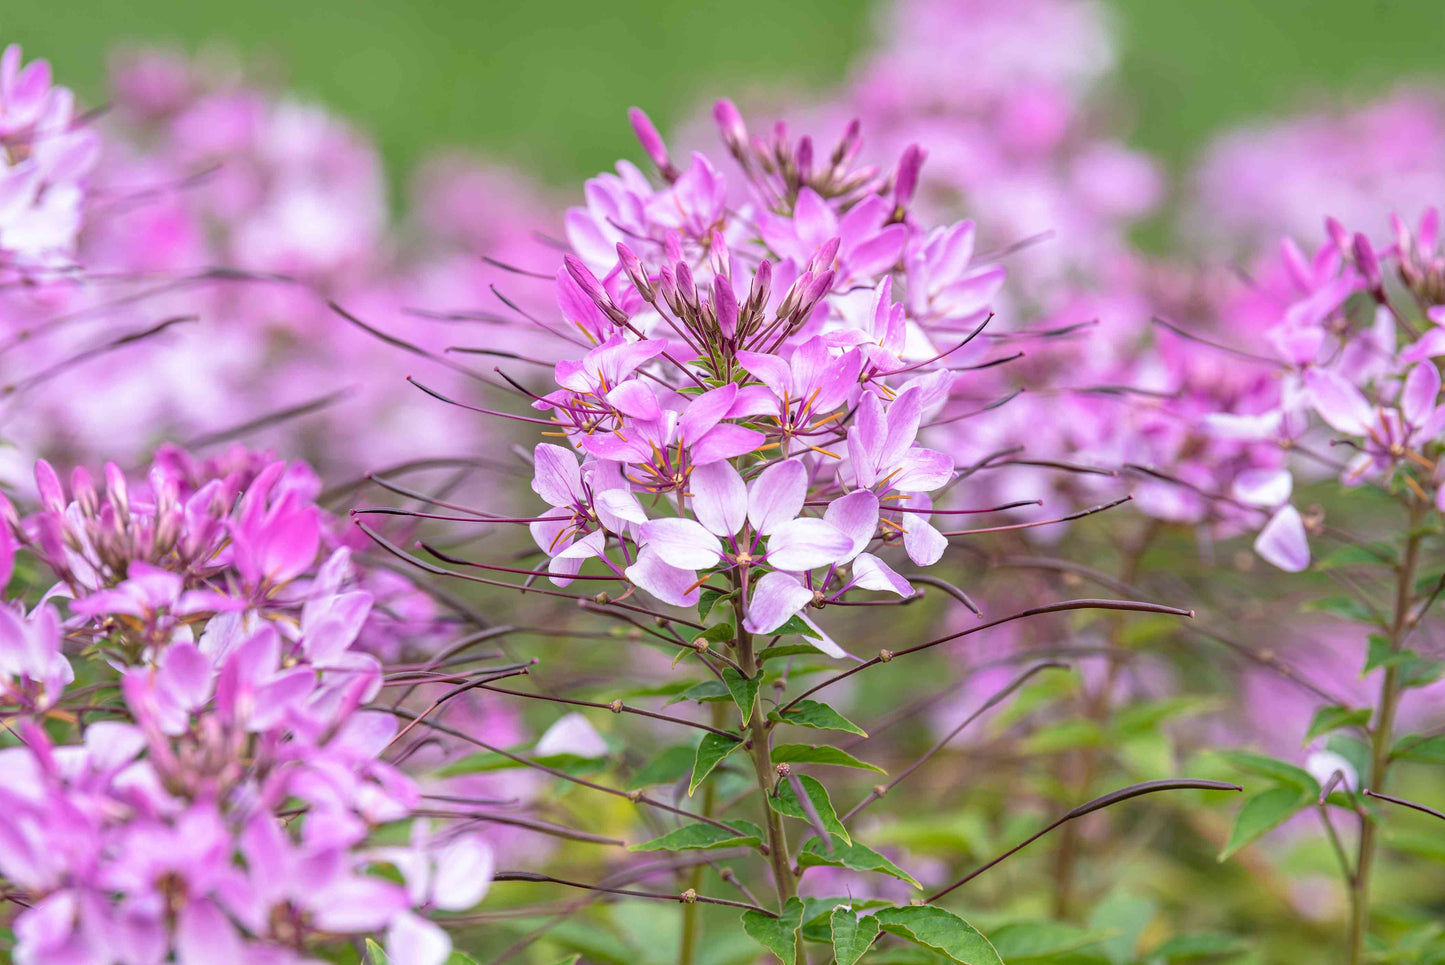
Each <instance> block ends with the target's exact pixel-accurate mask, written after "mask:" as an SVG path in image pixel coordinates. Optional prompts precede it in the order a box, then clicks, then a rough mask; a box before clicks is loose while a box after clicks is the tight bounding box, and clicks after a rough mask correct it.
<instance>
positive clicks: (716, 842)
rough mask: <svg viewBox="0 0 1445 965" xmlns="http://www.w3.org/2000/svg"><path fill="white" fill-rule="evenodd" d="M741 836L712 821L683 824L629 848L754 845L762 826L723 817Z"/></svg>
mask: <svg viewBox="0 0 1445 965" xmlns="http://www.w3.org/2000/svg"><path fill="white" fill-rule="evenodd" d="M723 824H726V825H727V826H728V827H730V828H732V829H733V830H734V831H737V832H739V833H740V834H741V835H742V836H741V837H738V836H737V835H732V834H728V833H727V832H726V831H724V830H723V829H722V828H720V827H718V826H716V825H713V824H703V823H702V822H701V821H699V822H698V823H696V824H685V825H683V826H682V827H680V828H677V829H676V830H673V831H669V832H668V833H667V834H664V835H663V836H662V837H660V838H653V839H652V840H651V841H644V842H643V843H642V844H634V845H633V846H632V847H631V848H630V849H629V850H631V851H711V850H712V849H713V848H735V847H738V846H747V847H752V848H755V847H757V846H758V845H760V844H762V843H763V829H762V828H760V827H758V826H757V825H756V824H754V823H752V822H751V821H724V822H723Z"/></svg>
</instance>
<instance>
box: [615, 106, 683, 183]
mask: <svg viewBox="0 0 1445 965" xmlns="http://www.w3.org/2000/svg"><path fill="white" fill-rule="evenodd" d="M627 119H628V120H629V121H631V122H632V132H633V133H634V134H636V135H637V142H638V143H639V144H641V145H642V149H643V150H644V151H646V152H647V156H648V157H649V158H651V159H652V163H653V164H655V165H657V170H658V171H659V172H661V174H662V176H663V177H664V178H666V179H667V180H669V181H676V180H677V168H675V167H673V166H672V159H671V158H669V157H668V156H667V145H666V144H665V143H663V140H662V135H661V134H659V133H657V127H656V126H655V125H653V123H652V118H650V117H648V116H647V114H646V112H644V111H643V110H642V108H640V107H633V108H629V109H628V111H627Z"/></svg>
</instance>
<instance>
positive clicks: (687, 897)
mask: <svg viewBox="0 0 1445 965" xmlns="http://www.w3.org/2000/svg"><path fill="white" fill-rule="evenodd" d="M677 900H678V901H680V902H682V903H683V904H684V905H691V904H694V903H695V902H696V901H697V890H696V889H694V888H689V889H687V890H686V891H684V892H683V893H682V894H680V895H678V896H677Z"/></svg>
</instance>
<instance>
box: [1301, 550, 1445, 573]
mask: <svg viewBox="0 0 1445 965" xmlns="http://www.w3.org/2000/svg"><path fill="white" fill-rule="evenodd" d="M1381 557H1383V559H1381ZM1394 560H1395V548H1394V547H1393V546H1391V545H1390V544H1389V543H1370V544H1368V545H1365V546H1341V547H1340V548H1339V549H1337V550H1334V551H1333V552H1331V553H1327V554H1325V556H1323V557H1322V558H1321V559H1319V560H1316V561H1315V565H1314V568H1315V569H1316V570H1321V571H1323V570H1334V569H1339V568H1340V567H1344V566H1381V565H1384V566H1390V565H1393V563H1394ZM1432 582H1433V581H1432Z"/></svg>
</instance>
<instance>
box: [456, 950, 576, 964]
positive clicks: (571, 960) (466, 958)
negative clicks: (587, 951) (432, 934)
mask: <svg viewBox="0 0 1445 965" xmlns="http://www.w3.org/2000/svg"><path fill="white" fill-rule="evenodd" d="M581 957H582V956H581V955H568V956H567V957H566V958H564V959H562V960H561V961H559V962H557V963H555V965H577V959H579V958H581ZM443 965H477V960H476V959H475V958H473V957H472V956H470V955H468V954H466V953H465V952H452V953H451V954H450V955H448V956H447V960H446V962H445V963H443Z"/></svg>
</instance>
